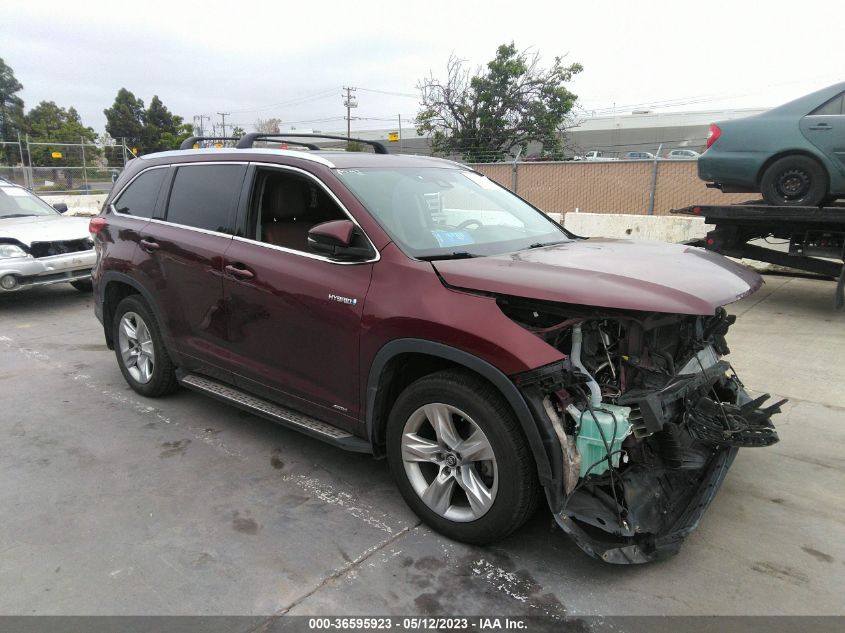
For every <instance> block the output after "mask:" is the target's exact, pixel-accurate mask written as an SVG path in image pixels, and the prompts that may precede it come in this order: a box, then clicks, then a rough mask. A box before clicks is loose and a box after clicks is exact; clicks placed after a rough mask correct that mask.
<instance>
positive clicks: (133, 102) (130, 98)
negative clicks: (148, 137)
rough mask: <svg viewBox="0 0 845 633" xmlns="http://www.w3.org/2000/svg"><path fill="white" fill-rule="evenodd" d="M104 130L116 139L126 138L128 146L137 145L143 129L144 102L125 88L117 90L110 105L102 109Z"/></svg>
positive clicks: (139, 142)
mask: <svg viewBox="0 0 845 633" xmlns="http://www.w3.org/2000/svg"><path fill="white" fill-rule="evenodd" d="M103 114H105V115H106V132H108V133H109V134H111V136H112V137H113V138H116V139H126V143H127V144H128V145H129V146H130V147H139V146H140V144H141V136H142V134H143V131H144V102H143V101H142V100H141V99H137V98H135V95H134V94H132V93H131V92H129V91H128V90H127V89H126V88H121V89H120V90H118V92H117V97H115V99H114V103H113V104H112V107H110V108H107V109H105V110H103Z"/></svg>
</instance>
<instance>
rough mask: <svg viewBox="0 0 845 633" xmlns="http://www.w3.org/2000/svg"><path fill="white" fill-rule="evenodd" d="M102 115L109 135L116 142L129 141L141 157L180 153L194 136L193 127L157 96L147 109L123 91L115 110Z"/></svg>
mask: <svg viewBox="0 0 845 633" xmlns="http://www.w3.org/2000/svg"><path fill="white" fill-rule="evenodd" d="M103 113H104V114H105V115H106V132H108V133H109V134H110V135H111V136H112V137H113V138H115V139H121V138H123V139H126V143H127V144H128V145H129V147H130V148H135V147H137V148H138V153H139V154H149V153H150V152H160V151H163V150H168V149H177V148H178V147H179V145H181V143H182V141H184V140H185V139H186V138H188V137H189V136H192V135H193V127H192V126H191V125H189V124H185V122H184V120H183V119H182V117H180V116H179V115H176V114H173V113H172V112H171V111H170V110H168V109H167V106H165V105H164V103H162V101H161V99H159V97H158V95H153V98H152V99H150V105H149V107H148V108H147V109H144V102H143V100H141V99H138V98H136V97H135V95H134V94H132V93H131V92H130V91H129V90H127V89H126V88H121V89H120V90H119V91H118V93H117V97H115V100H114V104H112V107H111V108H108V109H106V110H103ZM110 160H111V159H110Z"/></svg>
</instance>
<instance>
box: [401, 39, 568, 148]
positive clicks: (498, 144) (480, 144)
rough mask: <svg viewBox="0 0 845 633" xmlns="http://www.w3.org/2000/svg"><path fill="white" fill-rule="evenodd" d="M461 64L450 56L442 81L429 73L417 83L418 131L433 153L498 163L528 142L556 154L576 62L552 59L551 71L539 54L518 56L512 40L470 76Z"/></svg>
mask: <svg viewBox="0 0 845 633" xmlns="http://www.w3.org/2000/svg"><path fill="white" fill-rule="evenodd" d="M464 63H465V62H464V60H461V59H459V58H457V57H455V56H454V55H452V56H450V57H449V62H448V64H447V66H446V68H447V78H446V80H445V81H443V82H441V81H440V80H439V79H436V78H435V77H434V76H433V75H431V76H429V77H428V78H427V79H423V80H422V81H420V82H419V84H418V85H417V87H418V88H419V90H420V94H421V105H422V110H421V111H420V113H419V115H418V116H417V129H418V131H419V133H420V134H430V135H431V144H432V148H433V149H434V150H435V151H438V152H443V153H446V154H460V155H462V156H463V158H464V160H467V161H491V160H497V159H501V158H503V157H504V156H506V155H507V154H508V153H509V151H510V150H511V149H513V148H515V147H520V148H522V149H523V151H525V148H526V147H527V145H528V143H529V142H532V141H536V142H540V143H542V144H543V148H544V150H545V151H547V152H557V151H559V149H560V143H561V134H562V132H563V128H564V123H565V122H566V119H567V115H568V114H569V112H570V111H571V110H572V107H573V106H574V105H575V101H576V99H577V96H576V95H574V94H573V93H571V92H570V91H569V90H568V89H567V88H566V86H565V84H566V83H567V82H568V81H570V80H571V79H572V77H573V76H574V75H576V74H577V73H580V72H581V71H582V70H583V67H582V66H581V64H577V63H575V64H570V65H569V66H564V65H563V62H562V59H561V58H560V57H555V60H554V64H553V65H552V67H551V68H549V69H542V68H540V55H539V53H537V52H534V53H529V52H527V51H522V52H520V51H518V50H517V48H516V46H515V45H514V43H513V42H511V43H510V44H502V45H501V46H499V48H498V49H497V50H496V57H495V58H494V59H493V60H492V61H490V62H489V63H488V64H487V67H486V69H483V70H482V69H481V68H478V69H477V70H476V71H475V73H474V74H472V73H470V71H469V70H467V69H466V68H465V67H464Z"/></svg>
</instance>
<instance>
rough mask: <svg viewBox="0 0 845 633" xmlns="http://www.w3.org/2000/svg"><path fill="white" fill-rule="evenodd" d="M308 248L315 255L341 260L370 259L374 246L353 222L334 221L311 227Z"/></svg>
mask: <svg viewBox="0 0 845 633" xmlns="http://www.w3.org/2000/svg"><path fill="white" fill-rule="evenodd" d="M308 247H309V248H310V249H311V250H312V251H314V252H315V253H320V254H321V255H328V256H329V257H336V258H339V259H370V258H371V257H373V256H374V255H375V253H374V252H373V248H372V246H370V243H369V242H368V241H367V239H366V238H365V237H364V235H363V234H362V233H361V231H360V230H358V227H357V226H355V223H354V222H352V220H332V221H331V222H323V223H322V224H317V225H315V226H312V227H311V230H310V231H308Z"/></svg>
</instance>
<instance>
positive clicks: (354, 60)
mask: <svg viewBox="0 0 845 633" xmlns="http://www.w3.org/2000/svg"><path fill="white" fill-rule="evenodd" d="M4 5H5V6H4V7H3V8H2V9H0V12H2V21H0V58H3V59H4V61H5V62H6V64H7V65H9V66H11V67H12V68H13V69H14V72H15V75H16V77H17V79H18V81H20V82H21V83H22V84H23V85H24V90H23V91H22V93H21V97H22V98H23V99H24V101H25V105H26V107H27V109H29V108H31V107H33V106H35V105H37V103H38V102H40V101H42V100H47V101H55V102H56V103H57V104H59V105H60V106H63V107H70V106H74V107H75V108H76V109H77V110H78V111H79V113H80V115H81V116H82V120H83V122H84V123H85V124H86V125H90V126H91V127H93V128H94V129H95V130H97V131H98V132H102V131H103V129H104V126H105V116H104V115H103V109H104V108H107V107H109V106H110V105H111V104H112V102H113V101H114V97H115V95H116V94H117V91H118V90H119V89H120V88H121V87H125V88H127V89H129V90H131V91H132V92H133V93H134V94H135V95H136V96H138V97H140V98H141V99H143V100H144V102H145V104H148V103H149V101H150V99H151V98H152V96H153V95H158V96H159V98H160V99H161V100H162V101H163V102H164V104H165V105H166V106H167V107H168V108H170V110H171V111H173V112H174V113H175V114H179V115H181V116H182V117H184V118H185V120H186V121H188V122H190V121H191V120H192V118H193V116H194V115H200V114H203V115H207V116H210V117H212V118H213V120H214V121H216V122H219V121H220V119H221V117H220V115H219V114H218V113H220V112H226V113H229V114H228V115H227V116H226V123H227V125H228V124H237V125H240V126H241V127H243V128H244V129H245V130H247V131H250V130H251V129H252V126H253V124H254V123H255V121H256V120H257V119H259V118H270V117H276V118H280V119H281V120H282V122H283V128H284V127H288V126H290V127H296V128H298V129H315V130H321V131H323V132H328V131H339V130H342V129H344V128H345V125H346V123H345V121H344V120H343V116H344V115H345V109H344V107H343V104H342V95H341V91H342V90H341V89H342V87H343V86H353V87H357V89H358V90H357V92H356V93H355V94H356V96H357V101H358V104H359V105H358V108H356V109H355V110H353V116H356V117H360V118H359V119H358V120H355V121H353V129H375V128H379V129H385V128H390V127H395V126H396V125H397V117H398V116H399V115H401V116H402V118H403V120H404V121H411V120H412V119H413V117H414V116H415V115H416V113H417V111H418V103H419V101H418V97H417V95H418V90H417V88H416V86H417V83H418V82H419V80H420V79H421V78H423V77H425V76H427V75H429V73H433V74H434V75H435V76H438V77H443V76H444V75H445V67H446V62H447V60H448V58H449V56H450V54H453V53H454V54H455V55H457V56H458V57H460V58H462V59H465V60H466V63H467V64H468V65H469V66H470V67H472V68H475V67H476V66H479V65H483V64H485V63H486V62H488V61H489V60H490V59H492V57H493V56H494V54H495V50H496V47H497V46H498V45H499V44H502V43H506V42H510V41H514V42H515V43H516V45H517V46H518V47H519V48H520V49H531V50H532V51H538V52H539V53H540V55H541V56H542V59H543V60H544V62H545V63H544V65H550V64H551V63H552V62H553V60H554V57H555V56H564V58H565V61H566V62H567V63H570V62H576V61H577V62H580V63H581V64H583V66H584V71H583V73H581V74H580V75H578V76H577V77H576V78H575V79H574V80H573V81H572V83H571V85H570V89H571V90H572V91H573V92H575V93H576V94H577V95H578V97H579V102H578V105H579V108H580V109H581V110H582V111H583V112H587V113H592V112H595V113H596V114H603V113H609V112H619V113H626V112H630V111H631V110H632V109H648V108H652V109H654V110H655V111H684V110H711V109H713V110H718V109H732V108H755V107H770V106H774V105H778V104H779V103H783V102H785V101H788V100H790V99H793V98H796V97H798V96H801V95H802V94H806V93H807V92H810V91H812V90H815V89H818V88H822V87H825V86H827V85H830V84H833V83H837V82H840V81H845V63H843V57H842V54H841V39H842V25H843V24H845V2H842V1H841V0H826V1H819V0H804V1H803V2H801V3H800V4H796V3H795V2H794V1H790V2H786V1H785V0H768V1H765V2H764V1H762V0H758V1H756V2H752V1H748V0H733V1H731V2H721V1H709V2H695V3H692V2H687V1H686V0H675V1H673V2H664V1H663V0H660V1H640V2H633V1H631V0H628V1H627V2H621V1H620V2H616V1H607V2H604V1H601V0H593V1H592V2H578V3H573V2H565V1H564V0H557V1H551V2H533V1H531V0H523V1H522V2H515V1H514V0H510V1H508V2H499V1H498V0H486V1H483V2H460V1H459V0H451V1H449V2H442V1H440V0H427V1H426V2H418V3H409V2H401V1H396V0H394V1H392V2H379V1H367V0H352V1H349V0H347V1H345V2H319V1H314V2H296V3H294V2H287V1H276V2H257V1H250V0H241V1H240V2H231V0H227V1H226V2H213V1H208V2H204V3H193V2H190V3H189V2H180V1H179V0H171V1H170V2H156V1H151V2H144V3H121V2H113V1H112V2H85V1H84V0H74V2H66V1H64V2H53V1H50V0H39V1H38V2H30V3H14V5H13V4H12V3H11V2H10V0H5V2H4ZM207 125H208V123H207V122H206V126H207Z"/></svg>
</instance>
